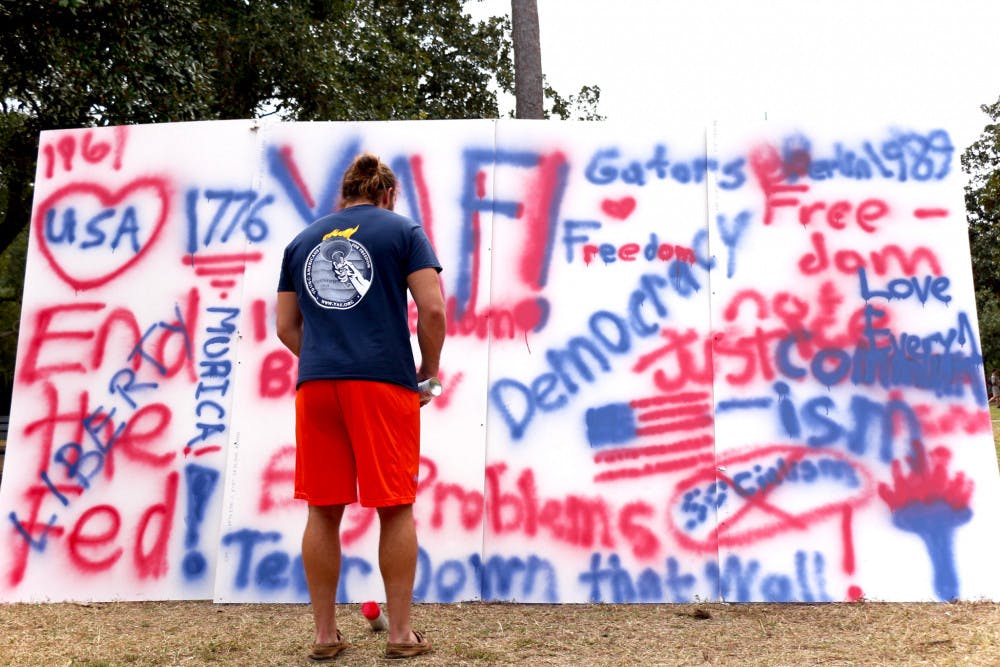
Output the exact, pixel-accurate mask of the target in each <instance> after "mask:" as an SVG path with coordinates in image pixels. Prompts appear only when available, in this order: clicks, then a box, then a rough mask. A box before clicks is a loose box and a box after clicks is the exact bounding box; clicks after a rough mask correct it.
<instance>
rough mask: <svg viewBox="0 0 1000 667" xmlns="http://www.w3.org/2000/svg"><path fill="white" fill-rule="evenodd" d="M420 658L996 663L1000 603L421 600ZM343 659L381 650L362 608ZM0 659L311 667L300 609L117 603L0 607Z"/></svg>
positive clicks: (369, 656)
mask: <svg viewBox="0 0 1000 667" xmlns="http://www.w3.org/2000/svg"><path fill="white" fill-rule="evenodd" d="M415 617H416V622H415V625H416V626H417V627H419V628H423V629H424V630H426V631H427V633H428V636H429V637H430V638H431V639H432V641H433V642H434V643H435V645H436V650H435V652H434V653H432V654H430V655H428V656H424V657H421V658H418V659H416V660H415V661H413V662H416V663H418V664H423V665H565V666H569V665H574V666H575V665H580V664H587V665H628V666H630V667H633V666H638V665H740V666H743V665H768V666H772V665H796V666H798V665H826V666H830V667H833V666H837V665H845V666H846V665H892V666H896V665H934V666H935V667H943V666H947V665H1000V605H997V604H988V603H954V604H934V603H927V604H887V603H870V602H865V603H853V604H851V603H843V604H823V605H804V604H781V605H774V604H740V605H736V604H733V605H730V604H684V605H514V604H503V603H463V604H434V605H418V606H417V607H416V609H415ZM340 625H341V628H342V631H343V632H344V635H345V636H346V637H347V639H348V640H349V641H350V642H351V643H352V646H351V647H350V648H349V649H348V650H347V651H346V652H345V653H343V654H341V656H340V657H339V658H338V659H337V660H336V662H335V664H338V665H375V664H392V663H391V662H390V661H387V660H384V659H383V658H382V657H381V654H382V650H383V645H384V641H385V640H384V635H376V634H373V633H372V632H371V631H370V630H369V629H368V625H367V623H366V622H365V621H364V619H363V618H362V617H361V614H360V611H359V610H358V605H344V606H342V607H341V619H340ZM0 627H2V628H3V634H2V639H0V664H4V665H18V666H20V665H25V666H31V665H46V666H50V665H58V666H63V667H110V666H117V665H218V666H222V665H255V666H256V665H261V666H263V665H305V664H309V661H308V660H307V659H306V657H305V656H306V653H307V652H308V647H309V642H310V640H311V628H312V625H311V616H310V614H309V609H308V607H306V606H304V605H256V604H255V605H215V604H212V603H211V602H142V603H136V602H118V603H103V604H90V605H77V604H45V605H28V604H15V605H4V606H0Z"/></svg>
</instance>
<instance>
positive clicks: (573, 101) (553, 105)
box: [545, 85, 604, 120]
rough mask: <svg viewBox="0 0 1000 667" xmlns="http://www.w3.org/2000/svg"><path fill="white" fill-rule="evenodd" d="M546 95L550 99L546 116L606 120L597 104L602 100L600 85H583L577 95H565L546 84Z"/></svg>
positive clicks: (564, 118) (565, 118) (566, 118)
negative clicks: (598, 109) (599, 111)
mask: <svg viewBox="0 0 1000 667" xmlns="http://www.w3.org/2000/svg"><path fill="white" fill-rule="evenodd" d="M545 97H546V99H547V100H548V101H549V105H548V108H547V109H546V110H545V116H546V118H551V117H552V116H557V117H559V118H562V119H563V120H569V119H570V118H572V119H575V120H604V116H602V115H601V114H600V113H598V111H597V105H598V103H599V102H600V101H601V89H600V87H599V86H583V87H582V88H580V92H578V93H577V94H576V95H569V96H568V97H563V96H562V95H560V94H559V93H558V91H556V90H554V89H553V88H552V87H551V86H548V85H546V86H545Z"/></svg>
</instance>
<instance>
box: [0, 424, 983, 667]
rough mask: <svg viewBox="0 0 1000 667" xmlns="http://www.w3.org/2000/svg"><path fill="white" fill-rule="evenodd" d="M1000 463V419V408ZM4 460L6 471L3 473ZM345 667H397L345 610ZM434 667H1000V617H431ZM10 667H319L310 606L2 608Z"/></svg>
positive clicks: (527, 609) (786, 610)
mask: <svg viewBox="0 0 1000 667" xmlns="http://www.w3.org/2000/svg"><path fill="white" fill-rule="evenodd" d="M990 413H991V416H992V418H993V435H994V441H995V443H996V448H997V457H998V460H1000V410H998V409H996V408H991V410H990ZM2 465H3V464H2V458H0V470H2ZM340 615H341V618H340V626H341V629H342V631H343V632H344V635H345V636H346V638H347V639H348V641H350V642H351V644H352V646H351V647H350V648H349V649H348V650H347V651H345V652H344V653H343V654H341V656H340V657H338V658H337V660H336V661H335V664H338V665H378V664H391V663H390V661H388V660H384V659H383V658H381V655H382V650H383V648H384V641H385V640H384V635H376V634H373V633H372V632H370V630H369V629H368V626H367V623H366V622H365V621H364V619H363V618H362V617H361V614H360V611H359V610H358V608H357V605H344V606H343V607H342V608H341V613H340ZM414 615H415V627H417V628H418V629H423V630H425V631H426V632H427V633H428V636H429V637H430V639H431V640H432V641H433V642H434V643H435V645H436V650H435V652H434V653H432V654H430V655H428V656H423V657H420V658H417V659H416V660H415V661H414V662H416V663H417V664H421V665H532V666H533V665H554V666H565V667H569V666H574V667H575V666H576V665H581V664H586V665H623V666H627V667H636V666H638V665H665V666H672V665H738V666H740V667H742V666H764V665H766V666H768V667H772V666H776V667H783V666H786V665H788V666H792V665H795V666H799V665H824V666H830V667H837V666H845V667H846V666H848V665H850V666H854V665H861V666H866V665H871V666H875V665H879V666H892V667H896V666H900V667H908V666H911V665H912V666H916V665H933V666H934V667H949V666H951V665H991V666H995V665H1000V604H996V603H990V602H963V603H953V604H932V603H926V604H925V603H921V604H896V603H873V602H859V603H844V604H825V605H805V604H782V605H774V604H723V603H713V604H683V605H511V604H502V603H472V604H470V603H462V604H427V605H418V606H417V607H416V609H415V611H414ZM0 628H2V631H0V665H11V666H16V667H22V666H23V667H34V666H36V665H37V666H39V667H40V666H43V665H44V666H49V665H56V666H59V667H118V666H120V665H125V666H129V665H138V666H143V667H145V666H150V667H160V666H163V667H167V666H170V667H174V666H195V667H196V666H200V665H211V666H213V667H215V666H217V667H225V666H229V665H240V666H243V665H254V666H266V665H305V664H310V663H309V661H308V660H307V659H306V653H307V652H308V648H309V644H310V641H311V636H312V629H311V628H312V625H311V615H310V612H309V608H308V607H307V606H305V605H266V604H254V605H216V604H213V603H211V602H208V601H187V602H116V603H98V604H73V603H61V604H9V605H0Z"/></svg>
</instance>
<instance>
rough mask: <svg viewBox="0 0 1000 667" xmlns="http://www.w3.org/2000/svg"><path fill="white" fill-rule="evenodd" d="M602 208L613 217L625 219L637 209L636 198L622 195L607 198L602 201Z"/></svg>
mask: <svg viewBox="0 0 1000 667" xmlns="http://www.w3.org/2000/svg"><path fill="white" fill-rule="evenodd" d="M601 210H602V211H604V212H605V213H607V214H608V215H610V216H611V217H612V218H616V219H618V220H624V219H625V218H627V217H629V216H630V215H632V211H634V210H635V198H633V197H622V198H621V199H605V200H604V201H602V202H601Z"/></svg>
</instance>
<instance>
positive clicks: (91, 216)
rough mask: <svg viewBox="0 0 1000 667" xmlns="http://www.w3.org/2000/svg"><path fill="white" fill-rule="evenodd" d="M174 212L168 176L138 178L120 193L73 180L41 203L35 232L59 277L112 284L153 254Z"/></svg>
mask: <svg viewBox="0 0 1000 667" xmlns="http://www.w3.org/2000/svg"><path fill="white" fill-rule="evenodd" d="M169 212H170V189H169V187H168V186H167V182H166V181H165V180H164V179H160V178H154V177H148V178H139V179H136V180H134V181H132V182H131V183H129V184H127V185H125V186H124V187H123V188H121V189H120V190H118V191H111V190H108V189H107V188H105V187H104V186H102V185H98V184H96V183H72V184H70V185H66V186H64V187H62V188H60V189H58V190H56V191H55V192H53V193H52V194H51V195H49V196H48V197H46V198H45V200H44V201H43V202H42V203H41V204H39V205H38V207H37V208H36V209H35V218H34V221H33V230H32V231H33V233H34V235H35V238H36V239H37V242H38V247H39V248H40V249H41V252H42V254H43V255H44V256H45V259H46V260H48V262H49V265H50V266H51V267H52V270H53V271H55V273H56V275H58V276H59V277H60V278H61V279H62V280H63V282H65V283H66V284H67V285H69V286H70V287H72V288H73V289H75V290H77V291H83V290H88V289H93V288H95V287H101V286H103V285H107V284H108V283H110V282H112V281H113V280H115V279H116V278H118V277H119V276H121V275H123V274H124V273H126V272H127V271H129V269H131V268H132V267H134V266H135V265H136V264H137V263H139V261H140V260H141V259H142V258H143V257H145V256H146V255H148V254H149V251H150V249H151V248H152V247H153V246H154V245H155V244H156V241H157V239H158V238H159V236H160V232H162V231H163V226H164V224H165V223H166V221H167V217H168V214H169Z"/></svg>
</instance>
